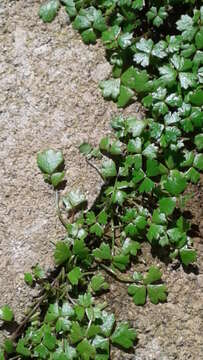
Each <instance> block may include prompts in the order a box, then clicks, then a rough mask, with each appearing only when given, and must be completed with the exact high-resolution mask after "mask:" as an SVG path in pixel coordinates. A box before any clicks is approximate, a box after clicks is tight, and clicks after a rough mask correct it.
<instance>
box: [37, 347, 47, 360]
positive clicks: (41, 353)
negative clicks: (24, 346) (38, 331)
mask: <svg viewBox="0 0 203 360" xmlns="http://www.w3.org/2000/svg"><path fill="white" fill-rule="evenodd" d="M48 355H49V351H48V350H47V348H46V347H45V346H44V345H43V344H39V345H37V346H36V347H35V349H34V356H35V357H36V358H38V359H46V358H47V357H48Z"/></svg>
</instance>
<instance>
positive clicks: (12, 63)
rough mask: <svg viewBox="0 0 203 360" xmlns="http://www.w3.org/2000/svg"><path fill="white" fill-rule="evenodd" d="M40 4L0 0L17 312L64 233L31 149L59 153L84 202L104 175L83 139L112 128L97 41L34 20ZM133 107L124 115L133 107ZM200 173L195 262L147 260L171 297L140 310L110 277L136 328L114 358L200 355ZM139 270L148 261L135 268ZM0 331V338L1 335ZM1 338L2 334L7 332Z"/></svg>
mask: <svg viewBox="0 0 203 360" xmlns="http://www.w3.org/2000/svg"><path fill="white" fill-rule="evenodd" d="M40 2H41V1H36V0H27V1H23V0H19V1H15V0H14V1H13V0H5V1H4V2H1V3H0V86H1V93H0V154H1V156H0V186H1V192H0V260H1V261H0V289H1V297H0V306H1V305H3V304H5V303H7V304H9V305H10V306H11V307H12V308H13V309H14V311H15V314H16V320H17V321H19V320H20V319H21V318H22V315H23V312H24V310H25V308H26V306H27V305H28V304H29V302H30V300H31V298H32V296H34V295H35V290H32V291H30V289H29V288H28V287H27V286H25V285H24V280H23V278H24V272H26V271H30V269H31V267H32V266H33V265H35V264H36V263H37V262H39V263H40V265H42V266H43V267H44V268H45V269H46V270H48V269H49V268H51V267H53V261H52V250H53V245H52V242H56V241H57V240H58V239H60V238H62V237H63V235H64V233H63V228H62V227H61V224H60V223H59V221H58V220H57V216H56V212H55V199H54V194H53V191H52V190H51V189H50V188H49V186H48V185H47V184H45V183H44V181H43V178H42V175H41V173H40V172H39V170H38V168H37V165H36V154H37V152H38V151H40V150H43V149H46V148H54V149H61V150H62V151H63V154H64V157H65V164H66V179H67V184H66V189H65V191H68V189H72V188H80V189H81V190H83V192H84V193H85V194H86V195H87V196H88V198H89V200H90V204H91V203H92V202H93V201H94V199H95V197H96V195H97V194H98V193H99V190H100V186H101V179H99V177H98V175H97V173H95V171H94V170H93V169H92V168H90V167H89V166H87V164H86V162H85V161H84V159H83V158H82V157H81V156H80V155H79V153H78V146H79V144H80V143H81V142H83V141H89V142H91V143H92V144H95V145H96V144H98V142H99V140H100V138H101V137H102V136H104V134H107V133H110V126H109V123H110V118H111V117H112V116H113V115H114V114H115V113H117V112H118V111H117V108H116V106H115V104H113V103H108V102H106V101H104V100H103V98H102V96H101V94H100V91H99V89H98V81H99V80H102V79H105V78H107V77H108V76H109V74H110V72H111V67H110V65H109V64H108V63H107V61H106V59H105V57H104V50H103V48H102V46H101V44H100V43H98V44H97V45H96V46H86V45H84V44H83V43H82V41H81V39H80V36H79V35H78V34H77V33H75V32H74V31H73V29H72V27H71V25H70V24H69V20H68V17H67V15H66V14H65V13H64V12H63V11H60V13H59V16H58V17H57V18H56V19H55V20H54V22H53V23H52V24H48V25H47V24H46V25H45V24H43V23H42V22H41V20H40V19H39V18H38V15H37V13H38V9H39V4H40ZM140 110H141V108H140V107H139V106H138V104H137V103H135V104H134V105H133V107H129V108H128V109H127V110H126V111H127V112H129V113H130V112H133V113H135V112H139V114H138V116H141V112H140ZM202 185H203V178H202V179H201V183H200V185H199V186H198V187H194V188H193V189H191V190H192V191H193V192H194V197H193V198H192V200H191V201H190V203H189V206H188V210H190V211H191V214H192V215H191V216H192V222H193V223H194V224H196V227H194V233H195V238H194V246H195V247H196V248H197V250H198V255H199V256H198V262H197V266H198V267H197V268H192V267H191V268H190V269H189V270H188V271H187V272H186V271H185V269H183V268H182V267H180V266H178V264H177V269H175V268H174V267H173V266H172V265H171V264H165V263H164V262H162V261H160V259H158V258H157V257H153V256H152V254H151V252H150V249H149V247H148V246H147V245H146V246H145V247H144V249H143V260H144V261H145V262H146V263H147V264H148V265H149V264H151V263H157V264H159V265H160V267H161V269H163V274H164V276H163V278H164V280H165V281H166V283H167V286H168V290H169V296H168V302H167V303H166V304H161V305H157V306H154V305H151V304H146V305H145V306H144V307H136V306H135V305H133V303H132V299H131V298H130V297H128V296H127V294H126V288H125V286H122V285H119V286H118V284H115V283H112V284H111V290H112V291H111V293H110V295H108V296H107V300H108V302H109V304H110V307H111V309H113V310H114V311H115V313H116V315H117V317H118V318H119V319H122V320H123V319H125V320H128V321H130V323H131V324H132V325H133V326H135V327H136V328H137V329H138V337H139V341H138V343H137V346H136V348H135V351H134V352H133V353H129V354H122V353H121V352H120V351H117V350H115V349H113V351H112V354H111V359H116V360H122V359H126V360H128V359H132V360H158V359H159V360H175V359H180V360H187V359H190V360H199V359H201V358H203V341H202V333H203V298H202V293H203V261H202V260H203V255H202V254H203V240H202V238H203V213H202V204H203V189H202ZM138 267H139V268H140V269H141V268H142V267H143V270H144V269H145V268H146V267H145V266H144V262H143V263H140V264H138ZM2 334H3V333H2V332H1V337H3V336H2ZM4 334H5V333H4Z"/></svg>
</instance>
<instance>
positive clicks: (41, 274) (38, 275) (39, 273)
mask: <svg viewBox="0 0 203 360" xmlns="http://www.w3.org/2000/svg"><path fill="white" fill-rule="evenodd" d="M33 274H34V277H35V279H36V280H41V279H43V278H45V276H46V274H45V271H44V269H42V268H41V267H40V266H39V264H37V265H36V266H35V267H34V268H33Z"/></svg>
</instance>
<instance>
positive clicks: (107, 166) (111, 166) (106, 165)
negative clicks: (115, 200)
mask: <svg viewBox="0 0 203 360" xmlns="http://www.w3.org/2000/svg"><path fill="white" fill-rule="evenodd" d="M101 173H102V175H103V177H104V178H111V177H115V176H116V175H117V170H116V164H115V162H114V161H113V160H111V159H108V160H105V161H104V162H103V164H102V170H101Z"/></svg>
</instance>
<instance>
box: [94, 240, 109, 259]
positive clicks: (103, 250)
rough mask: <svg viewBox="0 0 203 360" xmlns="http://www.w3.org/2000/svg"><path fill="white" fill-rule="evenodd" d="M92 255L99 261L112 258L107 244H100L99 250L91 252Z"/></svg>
mask: <svg viewBox="0 0 203 360" xmlns="http://www.w3.org/2000/svg"><path fill="white" fill-rule="evenodd" d="M93 255H94V256H95V257H96V258H97V259H101V260H111V258H112V256H111V250H110V247H109V245H108V244H105V243H102V244H101V245H100V248H97V249H95V250H93Z"/></svg>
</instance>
